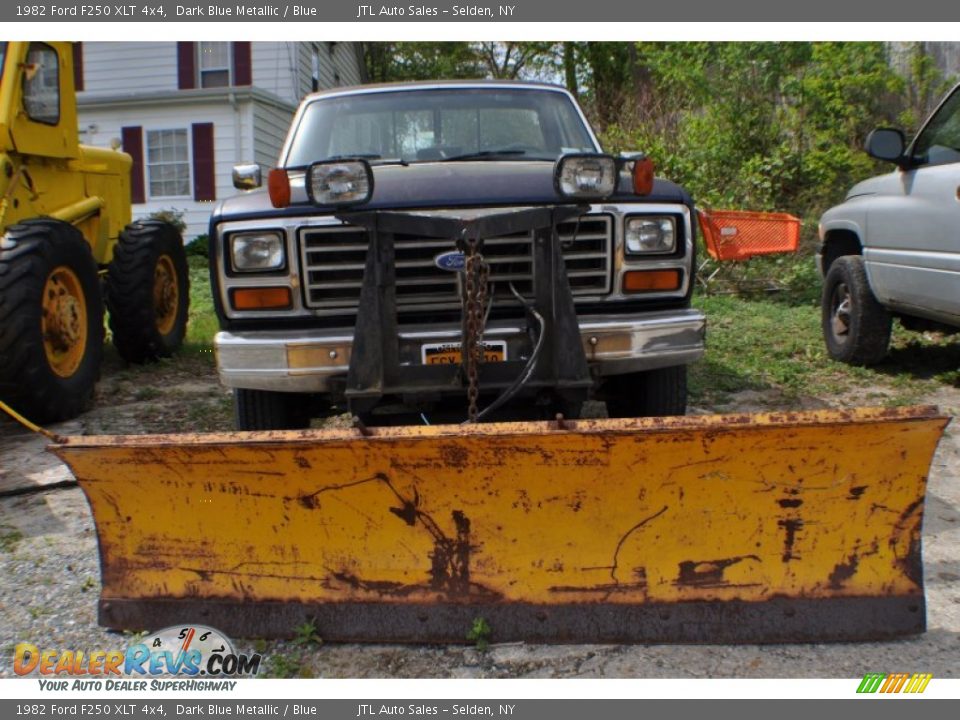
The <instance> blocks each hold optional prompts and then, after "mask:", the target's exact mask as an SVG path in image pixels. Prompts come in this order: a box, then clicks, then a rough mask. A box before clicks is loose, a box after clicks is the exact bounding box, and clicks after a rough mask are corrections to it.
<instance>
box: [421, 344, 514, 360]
mask: <svg viewBox="0 0 960 720" xmlns="http://www.w3.org/2000/svg"><path fill="white" fill-rule="evenodd" d="M421 353H422V359H423V364H424V365H459V364H460V362H461V353H460V343H435V344H429V345H424V346H423V348H422V349H421ZM506 359H507V343H506V342H504V341H502V340H499V341H493V342H485V343H483V361H484V362H488V363H493V362H503V361H504V360H506Z"/></svg>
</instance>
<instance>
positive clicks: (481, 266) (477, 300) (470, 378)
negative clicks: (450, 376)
mask: <svg viewBox="0 0 960 720" xmlns="http://www.w3.org/2000/svg"><path fill="white" fill-rule="evenodd" d="M478 245H479V242H478V240H477V238H470V239H468V240H467V241H466V255H467V257H466V262H465V263H464V286H465V289H466V297H465V299H464V307H463V314H464V337H463V347H462V348H461V352H462V364H463V369H464V371H465V372H466V375H467V418H468V420H469V422H476V421H477V414H478V411H477V400H478V398H479V397H480V383H479V373H480V363H482V362H483V331H484V319H485V317H486V307H487V281H488V279H489V276H490V266H489V265H487V263H485V262H484V261H483V255H482V254H481V253H480V252H478Z"/></svg>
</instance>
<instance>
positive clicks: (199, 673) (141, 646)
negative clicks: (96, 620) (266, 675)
mask: <svg viewBox="0 0 960 720" xmlns="http://www.w3.org/2000/svg"><path fill="white" fill-rule="evenodd" d="M261 659H262V656H261V655H260V654H259V653H254V654H252V655H244V654H238V653H237V652H236V651H235V650H234V648H233V644H232V642H231V641H230V640H229V639H228V638H227V637H226V636H225V635H224V634H223V633H221V632H220V631H218V630H215V629H213V628H211V627H206V626H204V625H179V626H174V627H168V628H164V629H163V630H160V631H159V632H157V633H154V634H152V635H150V636H148V637H145V638H143V639H142V640H139V641H137V642H134V643H132V644H130V645H129V646H128V647H127V648H126V649H123V650H55V649H41V648H39V647H37V646H36V645H34V644H32V643H20V644H19V645H17V646H16V648H14V655H13V670H14V672H15V673H16V674H17V675H31V674H35V675H38V676H40V677H41V678H44V679H41V680H40V682H41V684H42V685H43V688H42V689H45V690H146V689H148V684H147V682H146V680H136V678H159V677H171V676H173V677H176V678H190V679H191V680H196V679H197V678H204V682H190V683H180V684H177V685H171V684H170V683H167V682H158V681H152V682H151V683H150V685H149V689H150V690H160V689H163V690H168V689H175V690H191V689H196V690H218V689H232V686H233V685H235V683H232V682H228V683H224V682H220V681H221V680H222V679H226V678H241V677H253V676H255V675H256V674H257V672H258V671H259V669H260V661H261ZM53 678H57V679H53ZM60 678H64V679H60ZM119 678H125V679H119ZM130 678H133V680H130ZM207 678H210V679H211V681H206V679H207ZM214 679H215V681H214Z"/></svg>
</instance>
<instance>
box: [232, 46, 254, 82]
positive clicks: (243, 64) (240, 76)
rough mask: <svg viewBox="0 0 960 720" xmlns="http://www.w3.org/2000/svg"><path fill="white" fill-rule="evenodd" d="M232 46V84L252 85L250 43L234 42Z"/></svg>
mask: <svg viewBox="0 0 960 720" xmlns="http://www.w3.org/2000/svg"><path fill="white" fill-rule="evenodd" d="M231 44H232V46H233V84H234V85H253V61H252V58H251V49H250V43H248V42H235V43H231Z"/></svg>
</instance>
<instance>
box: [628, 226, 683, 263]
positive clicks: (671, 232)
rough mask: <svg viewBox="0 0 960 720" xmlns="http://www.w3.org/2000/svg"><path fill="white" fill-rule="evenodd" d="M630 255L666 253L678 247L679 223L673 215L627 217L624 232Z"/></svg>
mask: <svg viewBox="0 0 960 720" xmlns="http://www.w3.org/2000/svg"><path fill="white" fill-rule="evenodd" d="M624 240H625V242H626V248H627V254H628V255H646V254H650V253H658V254H666V253H671V252H673V251H674V250H675V249H676V248H677V223H676V220H674V219H673V218H672V217H632V218H627V224H626V232H625V233H624Z"/></svg>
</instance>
